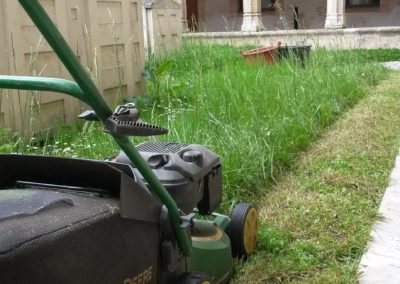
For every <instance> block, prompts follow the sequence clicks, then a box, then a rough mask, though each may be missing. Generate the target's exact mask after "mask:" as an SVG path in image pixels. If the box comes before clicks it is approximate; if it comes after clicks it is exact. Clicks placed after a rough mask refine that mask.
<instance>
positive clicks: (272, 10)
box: [238, 0, 276, 13]
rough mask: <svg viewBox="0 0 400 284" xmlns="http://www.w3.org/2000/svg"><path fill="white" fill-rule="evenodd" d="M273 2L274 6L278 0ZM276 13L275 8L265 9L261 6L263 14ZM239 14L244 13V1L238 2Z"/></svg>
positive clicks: (272, 0)
mask: <svg viewBox="0 0 400 284" xmlns="http://www.w3.org/2000/svg"><path fill="white" fill-rule="evenodd" d="M261 1H263V0H261ZM271 2H272V4H273V5H274V4H275V2H276V0H271ZM274 11H275V6H273V7H268V8H263V7H262V5H261V12H274ZM238 13H243V0H239V2H238Z"/></svg>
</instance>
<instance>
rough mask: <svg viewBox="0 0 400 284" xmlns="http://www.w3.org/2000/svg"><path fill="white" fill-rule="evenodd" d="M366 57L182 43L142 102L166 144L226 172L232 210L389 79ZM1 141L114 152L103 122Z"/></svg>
mask: <svg viewBox="0 0 400 284" xmlns="http://www.w3.org/2000/svg"><path fill="white" fill-rule="evenodd" d="M385 74H386V72H385V70H384V69H383V68H381V67H379V66H377V65H376V64H375V60H371V59H369V58H366V57H365V56H364V54H362V53H361V52H360V51H355V52H331V51H326V50H317V51H315V52H313V54H312V58H311V61H310V62H309V63H308V64H306V67H305V68H302V67H301V66H296V65H293V64H290V63H286V62H283V63H281V64H279V65H275V66H266V65H263V64H261V63H253V64H248V63H246V62H245V61H244V60H243V58H242V57H241V56H240V55H239V53H238V49H237V48H235V47H231V46H225V45H222V46H220V45H207V46H193V45H190V44H189V45H184V46H183V47H182V49H181V50H179V51H178V52H175V53H174V54H171V55H170V56H168V57H167V58H166V59H164V60H157V61H155V62H151V63H149V64H148V68H147V72H145V75H146V76H147V77H148V79H149V83H148V93H149V97H146V98H143V99H140V98H139V99H138V100H136V102H137V105H138V107H139V108H140V109H141V112H142V115H143V117H144V119H145V120H147V121H151V122H152V123H155V124H159V125H163V126H167V127H168V128H169V129H170V133H169V135H167V136H165V137H162V138H161V139H163V140H173V141H178V142H185V143H198V144H203V145H206V146H207V147H209V148H210V149H212V150H213V151H215V152H216V153H218V154H219V155H220V156H221V158H222V162H223V166H224V185H225V193H224V194H225V196H224V208H225V209H227V208H229V207H230V206H231V205H232V204H234V203H236V202H237V201H239V200H255V199H256V198H257V196H258V194H259V193H260V190H264V188H266V187H267V185H268V184H270V182H271V181H273V180H274V179H275V177H276V176H279V175H280V174H281V172H282V170H284V169H286V168H287V167H288V166H289V165H290V164H291V163H292V161H293V160H294V159H295V157H296V154H297V153H298V152H299V151H301V150H304V149H305V147H307V145H309V143H310V142H311V141H313V140H315V138H316V137H317V136H318V135H319V134H320V133H321V132H322V131H323V129H324V128H326V127H327V126H328V125H330V124H331V123H332V122H333V121H335V120H336V119H337V117H339V116H340V114H341V113H343V112H344V111H345V110H346V109H348V108H349V107H351V106H353V105H354V104H355V103H356V102H357V101H358V100H359V99H360V98H361V97H363V96H364V94H365V89H367V88H368V86H372V85H375V84H377V82H379V80H381V79H382V78H384V77H385ZM38 144H39V143H34V144H33V146H32V145H29V146H27V147H25V145H23V146H22V147H21V144H20V143H17V146H15V144H12V143H11V144H10V143H5V144H3V146H2V148H3V152H7V151H23V152H25V151H28V152H34V153H37V152H38V153H43V154H55V155H66V156H75V157H90V158H104V157H106V156H110V155H112V154H114V152H115V151H116V147H115V145H114V144H113V142H112V141H111V139H110V138H109V137H107V136H106V135H104V134H103V133H102V131H101V129H100V128H99V127H97V125H94V124H91V123H88V124H85V125H84V126H83V128H79V127H78V128H75V127H68V126H61V127H60V128H59V129H58V131H57V135H56V137H55V138H54V139H49V140H48V142H45V144H44V145H43V143H42V145H40V146H41V147H38Z"/></svg>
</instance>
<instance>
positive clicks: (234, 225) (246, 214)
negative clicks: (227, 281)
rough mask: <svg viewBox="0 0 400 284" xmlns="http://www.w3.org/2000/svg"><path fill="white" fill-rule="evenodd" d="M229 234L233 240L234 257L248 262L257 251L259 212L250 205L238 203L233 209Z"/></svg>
mask: <svg viewBox="0 0 400 284" xmlns="http://www.w3.org/2000/svg"><path fill="white" fill-rule="evenodd" d="M227 233H228V235H229V237H230V239H231V246H232V255H233V256H234V257H238V258H239V259H243V260H246V259H247V258H248V257H249V255H251V254H252V253H253V252H254V251H255V249H256V244H257V233H258V213H257V210H256V209H255V208H254V207H253V206H252V205H250V204H248V203H238V204H237V205H236V206H235V207H234V208H233V211H232V214H231V224H230V225H229V228H228V232H227Z"/></svg>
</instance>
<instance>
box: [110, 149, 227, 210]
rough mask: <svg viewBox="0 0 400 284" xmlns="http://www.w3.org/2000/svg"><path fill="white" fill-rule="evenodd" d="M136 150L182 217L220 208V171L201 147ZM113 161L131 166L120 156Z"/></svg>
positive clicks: (216, 158) (214, 157)
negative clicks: (195, 210) (195, 211)
mask: <svg viewBox="0 0 400 284" xmlns="http://www.w3.org/2000/svg"><path fill="white" fill-rule="evenodd" d="M137 149H138V151H139V152H140V154H141V155H142V157H143V158H144V159H145V161H146V162H147V163H148V164H149V166H150V167H151V168H152V170H153V172H154V173H155V174H156V176H157V177H158V179H159V180H160V181H161V183H162V184H163V185H164V186H165V188H166V189H167V190H168V192H169V193H170V194H171V196H172V198H173V199H174V200H175V202H176V203H177V205H178V207H179V209H181V210H182V211H183V212H184V213H186V214H188V213H190V212H192V210H193V208H195V207H197V208H198V209H199V212H200V214H203V215H206V214H210V213H212V212H213V211H214V210H215V209H216V208H217V207H218V206H219V205H220V204H221V200H222V167H221V162H220V158H219V156H217V155H216V154H215V153H213V152H211V151H209V150H208V149H207V148H205V147H204V146H201V145H195V144H193V145H187V144H179V143H170V142H146V143H143V144H140V145H139V146H137ZM114 161H116V162H118V163H129V164H131V163H130V160H129V159H128V157H127V156H126V155H125V154H124V153H123V152H121V153H120V154H119V155H118V156H117V157H116V158H115V160H114ZM133 166H134V165H133ZM136 171H137V170H136ZM136 174H137V176H140V177H141V178H142V179H143V177H142V176H141V175H140V173H139V172H138V171H137V172H136ZM143 181H144V182H145V183H146V181H145V180H144V179H143Z"/></svg>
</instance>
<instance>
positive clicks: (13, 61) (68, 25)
mask: <svg viewBox="0 0 400 284" xmlns="http://www.w3.org/2000/svg"><path fill="white" fill-rule="evenodd" d="M40 2H41V3H42V5H43V6H44V8H45V10H46V11H47V12H48V13H49V15H50V17H51V19H52V20H53V21H54V22H55V23H56V25H57V26H58V28H59V29H60V31H61V33H62V34H63V35H64V37H65V38H66V39H67V41H68V42H69V44H70V46H71V48H72V50H73V51H74V52H75V54H76V55H77V57H78V58H79V60H80V61H81V62H82V64H84V65H85V66H87V68H88V70H89V72H90V73H91V75H92V77H93V78H94V80H95V81H96V83H97V84H98V86H99V87H100V90H101V91H103V92H104V96H105V97H107V99H108V101H110V102H112V103H113V104H114V105H115V104H116V102H117V100H119V101H120V100H121V99H122V98H123V97H125V96H133V95H142V94H143V93H144V88H143V87H144V82H143V78H142V77H141V71H142V70H143V68H144V50H143V31H142V15H141V9H140V7H141V1H132V0H131V1H128V0H41V1H40ZM41 38H42V37H41V35H40V33H39V32H38V30H37V29H36V27H35V26H34V25H33V23H32V21H31V20H30V19H29V17H28V16H27V15H26V13H25V12H24V11H23V9H22V8H21V7H19V4H18V1H15V0H1V1H0V72H1V73H2V74H17V75H33V74H36V75H38V74H40V75H41V76H52V77H62V78H66V79H71V76H70V74H68V72H67V71H66V69H65V68H64V67H63V66H62V64H61V62H60V61H59V60H58V58H57V56H56V55H55V53H54V52H53V51H52V50H51V48H50V47H49V45H48V44H47V43H46V41H45V40H43V39H41ZM3 93H4V94H5V95H4V96H3V97H2V100H1V101H0V102H1V106H0V107H1V108H0V126H2V125H1V123H2V121H3V120H4V124H5V126H6V127H10V128H13V129H19V130H21V128H23V127H26V126H27V125H28V124H29V123H28V122H27V121H28V120H29V117H28V116H29V113H30V110H29V109H30V106H32V105H35V103H36V102H33V101H32V97H33V96H32V93H28V92H17V91H8V90H5V91H3ZM8 94H10V96H8ZM35 94H36V96H35V97H36V100H37V99H39V100H40V111H39V112H40V117H37V118H36V119H35V121H34V123H33V124H32V127H34V128H36V126H38V127H44V128H47V127H50V126H51V125H52V123H55V122H59V121H60V120H62V121H71V120H73V119H74V118H75V117H76V115H77V114H78V113H79V112H80V111H81V110H82V105H81V104H80V103H79V102H78V101H77V100H76V99H73V98H69V97H67V96H64V95H59V94H54V93H49V92H44V93H35ZM83 108H87V107H83ZM25 109H28V110H29V111H28V112H27V113H25ZM21 110H22V114H21ZM36 112H38V111H37V110H36V109H33V113H36Z"/></svg>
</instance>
